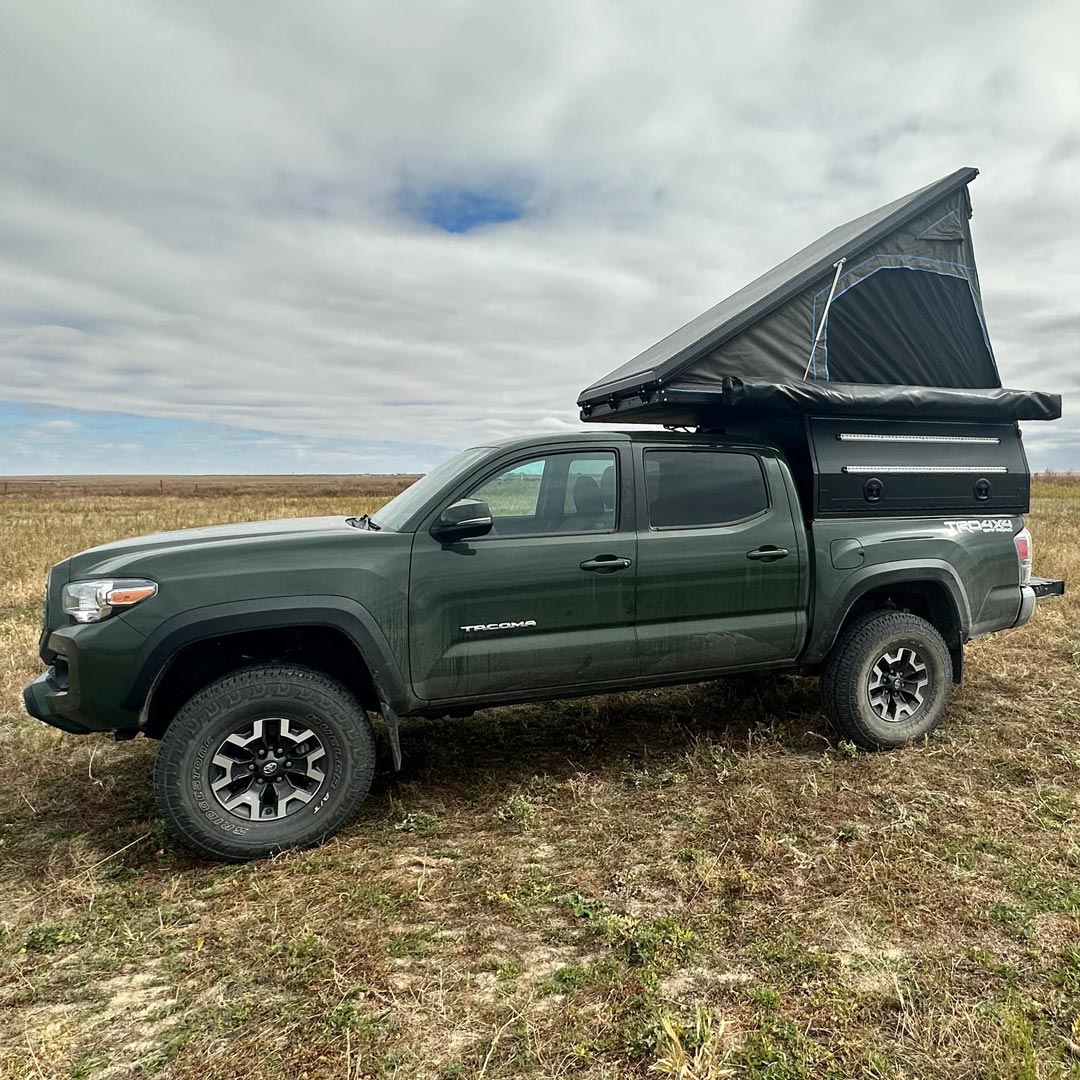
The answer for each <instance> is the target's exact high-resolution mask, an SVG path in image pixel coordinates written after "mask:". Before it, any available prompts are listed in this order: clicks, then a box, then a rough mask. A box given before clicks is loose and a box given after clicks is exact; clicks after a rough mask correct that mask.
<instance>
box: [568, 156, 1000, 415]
mask: <svg viewBox="0 0 1080 1080" xmlns="http://www.w3.org/2000/svg"><path fill="white" fill-rule="evenodd" d="M978 174H979V170H978V169H973V168H964V169H957V170H956V172H953V173H950V174H949V175H948V176H945V177H942V178H941V179H940V180H936V181H935V182H934V183H932V184H927V185H926V187H922V188H919V190H918V191H913V192H911V194H909V195H905V196H904V197H903V198H900V199H896V200H895V201H894V202H891V203H888V204H887V205H885V206H882V207H880V208H879V209H877V210H873V211H871V212H870V213H868V214H864V215H862V217H858V218H855V219H854V220H853V221H849V222H847V224H845V225H840V226H838V227H837V228H835V229H833V230H832V231H831V232H828V233H826V234H825V235H824V236H823V237H821V238H820V239H819V240H816V241H814V243H812V244H810V245H809V246H807V247H805V248H803V249H802V251H800V252H798V253H797V254H795V255H792V256H791V258H789V259H786V260H785V261H784V262H782V263H780V265H779V266H776V267H774V268H773V269H772V270H770V271H768V273H766V274H762V275H761V277H759V278H757V279H756V280H754V281H752V282H751V283H750V284H749V285H746V286H745V287H743V288H742V289H739V291H738V292H735V293H732V294H731V296H729V297H727V299H725V300H721V301H720V303H719V304H716V305H715V306H714V307H711V308H710V309H709V310H708V311H706V312H704V313H703V314H701V315H699V316H698V317H697V318H696V319H691V321H690V322H688V323H687V324H686V325H685V326H683V327H680V329H678V330H676V331H675V332H674V333H672V334H669V335H668V336H667V337H666V338H664V339H663V340H662V341H659V342H657V343H656V344H655V345H653V346H651V347H650V348H648V349H646V350H645V351H644V352H642V353H639V354H638V355H637V356H636V357H634V359H633V360H630V361H629V362H627V363H625V364H623V365H622V366H621V367H618V368H616V369H615V370H614V371H612V372H611V373H610V374H608V375H606V376H605V377H604V378H603V379H601V380H599V381H598V382H595V383H593V384H592V385H591V386H589V387H587V388H586V389H585V390H584V391H582V393H581V394H580V396H579V397H578V404H579V405H583V406H584V405H589V404H594V403H597V402H600V401H603V400H606V399H607V398H608V397H609V396H610V395H612V394H617V393H619V392H625V391H627V390H630V391H635V390H637V389H640V388H656V387H661V386H664V385H666V384H667V383H668V382H669V381H670V380H671V379H672V378H673V377H674V376H675V375H677V374H678V373H679V372H680V371H682V370H683V369H684V368H685V367H686V366H687V365H689V364H691V363H693V362H694V361H695V360H696V359H698V358H699V357H701V356H702V355H703V354H705V353H707V352H709V351H710V350H713V349H715V348H717V347H718V346H720V345H722V344H723V343H724V342H725V341H727V340H728V339H729V338H732V337H734V336H735V335H736V334H739V333H741V332H742V331H744V330H745V329H747V327H749V326H751V325H752V324H754V323H755V322H757V321H758V320H760V319H761V318H762V317H763V316H765V315H768V314H769V313H770V312H772V311H774V310H775V309H776V308H777V307H779V306H780V305H781V304H784V303H786V302H787V301H788V300H790V299H792V298H793V297H795V296H797V295H798V294H799V293H800V292H801V291H802V290H803V289H805V288H807V287H808V286H809V285H811V284H813V283H814V282H815V281H816V280H817V279H819V278H820V277H821V276H822V275H823V274H826V273H827V272H828V271H829V269H830V268H831V267H832V266H833V265H834V264H835V263H836V262H837V261H838V260H839V259H841V258H846V259H851V258H852V257H853V256H855V255H858V254H859V253H860V252H862V251H864V250H865V249H867V248H869V247H871V246H872V245H874V244H876V243H878V242H879V241H880V240H881V239H882V238H884V237H886V236H887V235H888V234H889V233H891V232H893V231H894V230H896V229H897V228H899V227H900V226H902V225H903V224H905V223H906V222H907V221H909V220H911V219H912V218H915V217H917V216H918V215H919V214H921V213H923V212H924V211H926V210H927V209H928V208H929V207H931V206H932V205H933V204H934V203H936V202H938V201H939V200H941V199H943V198H946V197H947V196H949V195H950V194H952V193H953V192H955V191H957V190H959V189H960V188H963V187H965V186H966V185H967V184H969V183H970V182H971V181H972V180H974V179H975V177H976V176H978Z"/></svg>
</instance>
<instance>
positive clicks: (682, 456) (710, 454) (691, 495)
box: [645, 450, 769, 529]
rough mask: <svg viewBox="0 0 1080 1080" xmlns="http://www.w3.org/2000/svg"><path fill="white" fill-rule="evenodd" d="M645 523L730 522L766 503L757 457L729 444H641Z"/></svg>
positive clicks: (659, 526) (760, 509) (696, 524)
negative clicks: (646, 508) (707, 446)
mask: <svg viewBox="0 0 1080 1080" xmlns="http://www.w3.org/2000/svg"><path fill="white" fill-rule="evenodd" d="M645 491H646V495H647V497H648V506H649V525H650V527H651V528H654V529H687V528H695V527H701V526H709V525H731V524H734V523H735V522H737V521H745V520H746V519H747V518H751V517H754V516H755V515H757V514H762V513H764V512H765V511H766V510H768V508H769V492H768V489H767V488H766V486H765V474H764V472H763V471H762V468H761V462H760V461H759V459H758V458H757V457H756V456H755V455H753V454H747V453H742V452H739V451H735V450H646V451H645Z"/></svg>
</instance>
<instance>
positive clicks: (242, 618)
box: [123, 596, 423, 713]
mask: <svg viewBox="0 0 1080 1080" xmlns="http://www.w3.org/2000/svg"><path fill="white" fill-rule="evenodd" d="M292 626H323V627H332V628H334V629H337V630H341V631H342V632H343V633H344V634H345V635H346V636H347V637H348V638H349V639H350V640H351V641H352V642H353V644H354V645H355V646H356V648H357V650H358V652H359V653H360V655H361V657H362V658H363V660H364V662H365V663H366V664H367V667H368V671H369V672H370V673H371V678H372V681H373V682H374V684H375V690H376V692H377V694H378V695H379V699H380V701H381V702H384V703H387V704H389V705H390V706H391V707H392V708H393V709H394V710H395V711H396V712H399V713H407V712H411V711H412V709H413V708H415V707H416V706H417V705H421V704H423V703H422V702H420V701H418V700H417V699H416V698H414V697H413V695H412V693H411V691H410V690H409V686H408V683H407V682H406V680H405V678H404V675H403V673H402V670H401V665H400V664H399V662H398V659H397V657H396V656H395V655H394V651H393V649H392V648H391V647H390V642H389V641H387V639H386V635H385V634H384V633H383V631H382V628H381V627H380V626H379V624H378V622H377V621H376V620H375V617H374V616H373V615H372V614H371V612H370V611H368V609H367V608H365V607H364V605H363V604H360V603H358V602H357V601H355V600H352V599H350V598H349V597H347V596H273V597H266V598H260V599H258V600H237V601H233V602H231V603H226V604H211V605H208V606H206V607H198V608H191V609H190V610H188V611H183V612H181V613H180V614H178V615H174V616H173V617H172V618H171V619H166V620H165V622H163V623H162V624H161V625H160V626H159V627H157V629H155V630H154V631H152V632H151V634H150V635H149V636H148V637H147V639H146V641H145V642H144V644H143V646H142V647H141V648H140V650H139V653H138V655H137V657H136V658H135V662H134V665H133V667H134V673H133V676H132V681H131V685H130V687H129V688H128V691H127V694H126V696H125V698H124V703H123V704H124V708H126V709H130V710H131V711H133V712H138V711H140V710H141V709H142V707H143V705H144V704H145V703H146V700H147V698H148V696H149V695H150V692H151V689H152V687H153V686H154V684H155V682H156V681H157V680H158V678H159V677H160V676H161V675H162V674H163V673H164V672H165V671H166V669H167V668H168V667H169V664H170V663H171V662H172V659H173V658H174V657H175V656H176V655H177V653H179V651H180V650H181V649H182V648H184V647H185V646H186V645H190V644H192V643H193V642H196V641H205V640H206V639H207V638H215V637H224V636H226V635H228V634H235V633H238V632H240V631H244V630H271V629H278V628H283V627H292Z"/></svg>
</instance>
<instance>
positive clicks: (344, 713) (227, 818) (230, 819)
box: [154, 664, 376, 862]
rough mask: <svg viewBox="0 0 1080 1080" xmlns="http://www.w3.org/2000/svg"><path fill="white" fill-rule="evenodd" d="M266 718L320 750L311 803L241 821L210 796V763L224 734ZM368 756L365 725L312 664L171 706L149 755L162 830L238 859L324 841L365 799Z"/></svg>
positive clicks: (370, 771) (274, 669)
mask: <svg viewBox="0 0 1080 1080" xmlns="http://www.w3.org/2000/svg"><path fill="white" fill-rule="evenodd" d="M265 717H274V718H285V719H287V720H290V721H291V722H293V723H295V724H296V725H297V729H298V730H299V726H300V725H303V729H305V730H308V731H309V732H311V733H313V735H314V736H315V737H316V738H317V739H318V741H319V743H320V744H321V746H322V747H323V748H324V749H325V754H324V755H323V757H322V758H321V759H320V760H321V763H322V764H323V766H324V768H322V769H321V770H320V771H321V772H322V773H323V779H322V780H321V781H319V786H318V788H317V789H316V790H315V792H314V795H313V796H312V797H311V801H310V802H308V803H306V804H304V805H303V806H301V807H300V808H299V809H296V810H289V811H288V813H287V816H283V817H280V818H278V819H277V820H272V821H262V820H244V819H242V818H241V817H239V816H237V815H236V814H235V813H230V812H229V811H227V810H226V809H225V808H224V806H223V805H222V803H221V802H220V801H219V797H218V795H216V794H214V793H213V792H212V789H211V783H212V782H211V776H212V775H213V774H214V772H218V773H220V769H217V768H216V767H215V766H214V764H213V758H214V756H215V754H216V753H217V752H218V750H219V748H220V747H221V746H222V741H223V740H225V739H227V738H228V737H229V735H230V734H231V733H233V732H236V731H237V730H238V729H240V728H243V727H244V726H245V725H249V724H252V723H253V722H254V721H255V720H256V719H259V718H265ZM375 760H376V758H375V734H374V732H373V730H372V727H371V721H370V720H369V719H368V716H367V713H366V712H365V711H364V710H363V708H362V707H361V706H360V703H359V702H358V701H357V700H356V698H355V697H354V696H353V695H352V694H351V693H350V692H349V691H348V690H347V689H346V688H345V687H344V686H342V685H341V683H339V682H337V681H335V680H334V679H331V678H328V677H327V676H326V675H324V674H322V673H321V672H319V671H316V670H314V669H312V668H307V667H300V666H297V665H292V664H288V665H286V664H261V665H258V666H255V667H249V668H244V669H242V670H240V671H236V672H233V673H232V674H230V675H226V676H225V677H223V678H221V679H218V680H217V681H216V682H213V683H211V684H210V685H209V686H207V687H205V688H204V689H203V690H200V691H199V692H198V693H197V694H195V696H194V697H192V698H191V699H190V700H189V701H188V702H187V703H186V704H185V705H184V706H183V707H182V708H181V709H180V711H179V712H178V713H177V714H176V716H175V718H174V719H173V721H172V723H171V724H169V726H168V728H167V729H166V731H165V735H164V737H163V738H162V740H161V746H160V747H159V749H158V754H157V759H156V760H155V762H154V792H155V795H156V797H157V803H158V807H159V810H160V812H161V816H162V817H163V818H164V819H165V824H166V826H167V828H168V829H169V832H170V833H171V834H172V835H173V836H174V837H176V839H177V840H179V841H180V842H181V843H182V844H183V845H184V846H185V847H187V848H189V849H190V850H192V851H193V852H195V853H197V854H199V855H203V856H206V857H208V858H211V859H220V860H225V861H228V862H243V861H245V860H248V859H258V858H262V857H264V856H267V855H273V854H276V853H277V852H280V851H283V850H285V849H286V848H297V847H310V846H312V845H314V844H319V843H321V842H322V841H324V840H326V839H328V838H329V837H331V836H333V835H334V833H336V832H337V831H338V830H339V829H341V828H342V827H343V826H344V825H346V824H348V822H349V821H351V820H352V819H353V818H354V817H355V815H356V813H357V811H358V810H359V808H360V804H361V803H362V802H363V801H364V799H365V797H366V796H367V793H368V791H369V790H370V788H371V781H372V777H373V776H374V774H375ZM312 782H313V783H314V781H312ZM288 805H289V804H288V802H286V807H288ZM238 812H239V811H238ZM248 812H249V813H254V811H253V810H249V811H248Z"/></svg>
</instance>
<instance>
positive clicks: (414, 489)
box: [371, 446, 491, 532]
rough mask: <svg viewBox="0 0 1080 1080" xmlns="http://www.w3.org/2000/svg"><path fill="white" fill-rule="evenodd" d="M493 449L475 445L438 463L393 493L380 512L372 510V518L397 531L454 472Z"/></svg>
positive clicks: (381, 526) (380, 525)
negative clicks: (401, 489) (395, 493)
mask: <svg viewBox="0 0 1080 1080" xmlns="http://www.w3.org/2000/svg"><path fill="white" fill-rule="evenodd" d="M490 450H491V447H490V446H474V447H473V448H472V449H471V450H462V452H461V453H460V454H456V455H455V456H454V457H452V458H451V459H450V460H449V461H444V462H443V463H442V464H441V465H436V466H435V468H434V469H432V470H431V472H429V473H425V474H424V475H423V476H421V477H420V479H419V480H417V481H416V482H415V483H413V484H411V485H410V486H409V487H407V488H406V489H405V490H404V491H403V492H402V493H401V494H400V495H396V496H394V498H392V499H391V500H390V501H389V502H388V503H387V504H386V505H385V506H384V507H383V508H382V509H381V510H379V511H378V513H375V514H372V515H371V516H372V519H373V520H374V521H375V523H376V524H377V525H378V526H379V527H380V528H382V529H390V530H391V531H392V532H398V531H399V530H400V529H401V528H402V527H403V526H404V525H405V523H406V522H407V521H408V520H409V518H411V517H412V516H413V514H415V513H416V511H417V510H419V509H420V508H421V507H422V506H423V505H424V503H426V502H427V501H428V499H430V498H431V496H432V495H434V494H435V493H436V492H437V491H438V490H439V488H441V487H442V486H443V485H444V484H445V483H446V482H447V481H448V480H450V479H451V478H452V477H453V476H454V475H455V474H457V473H460V472H464V470H465V469H467V468H469V466H470V465H475V464H476V462H478V461H479V460H480V459H481V458H482V457H484V456H485V455H487V454H488V452H489V451H490Z"/></svg>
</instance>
